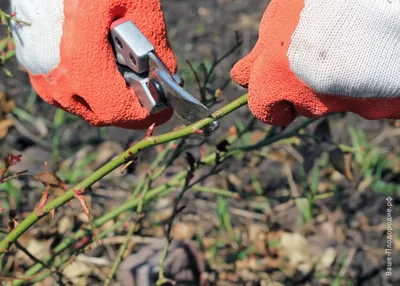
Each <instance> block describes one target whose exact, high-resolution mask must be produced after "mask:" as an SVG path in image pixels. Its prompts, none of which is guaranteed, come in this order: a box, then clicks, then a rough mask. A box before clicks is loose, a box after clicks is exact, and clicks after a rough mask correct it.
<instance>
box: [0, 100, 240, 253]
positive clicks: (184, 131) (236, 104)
mask: <svg viewBox="0 0 400 286" xmlns="http://www.w3.org/2000/svg"><path fill="white" fill-rule="evenodd" d="M246 104H247V95H243V96H241V97H240V98H238V99H236V100H235V101H233V102H231V103H229V104H228V105H226V106H224V107H223V108H221V109H220V110H218V111H216V112H215V113H214V114H213V115H212V117H209V118H205V119H202V120H200V121H198V122H196V123H194V124H192V125H190V126H187V127H183V128H181V129H179V130H176V131H173V132H169V133H166V134H163V135H159V136H150V137H146V138H144V139H143V140H141V141H140V142H138V143H137V144H136V145H135V146H133V147H131V148H129V149H128V150H126V151H125V152H124V153H122V154H121V155H119V156H118V157H116V158H115V159H114V160H112V161H110V162H109V163H107V164H106V165H104V166H103V167H101V168H100V169H98V170H97V171H96V172H94V173H93V174H92V175H91V176H89V177H88V178H86V179H85V180H83V181H82V182H80V183H79V184H77V185H76V186H74V187H73V188H72V189H70V190H68V191H67V192H66V193H64V194H63V195H62V196H59V197H57V198H56V199H54V200H52V201H51V202H49V203H48V204H47V205H46V206H44V207H43V209H42V211H43V214H42V215H41V216H39V215H38V214H37V213H36V211H34V212H32V213H31V214H30V215H29V216H28V217H26V218H25V219H24V220H23V221H22V222H21V223H20V224H19V225H18V226H17V227H16V228H15V229H13V230H12V231H11V232H10V233H9V234H8V235H7V236H6V238H5V239H4V240H3V241H1V243H0V254H2V253H5V252H7V250H8V249H9V247H10V246H11V245H12V244H13V243H14V242H15V241H16V240H17V239H18V238H19V237H20V236H21V235H22V234H24V233H25V232H26V231H27V230H28V229H29V228H30V227H31V226H33V225H34V224H35V223H36V222H37V221H39V220H40V219H41V218H43V217H44V216H46V215H48V214H49V213H50V212H51V211H52V210H54V209H57V208H59V207H61V206H63V205H64V204H66V203H67V202H69V201H70V200H72V199H73V198H74V192H75V191H76V190H83V189H84V190H86V189H88V188H90V187H91V186H92V185H93V184H94V183H96V182H97V181H99V180H100V179H102V178H103V177H104V176H106V175H108V174H109V173H110V172H112V171H113V170H115V169H117V168H118V167H119V166H121V165H122V164H124V163H126V162H127V161H129V160H130V158H132V157H133V156H135V155H136V154H138V153H139V152H141V151H143V150H145V149H148V148H150V147H153V146H156V145H159V144H163V143H166V142H170V141H173V140H176V139H179V138H183V137H187V136H189V135H192V134H196V133H198V131H199V130H201V129H203V128H204V127H205V126H207V125H209V124H212V123H213V122H214V121H215V120H218V119H220V118H223V117H224V116H226V115H227V114H229V113H231V112H233V111H235V110H236V109H238V108H240V107H241V106H243V105H246Z"/></svg>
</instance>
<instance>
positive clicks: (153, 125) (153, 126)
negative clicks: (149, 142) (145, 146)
mask: <svg viewBox="0 0 400 286" xmlns="http://www.w3.org/2000/svg"><path fill="white" fill-rule="evenodd" d="M155 127H156V124H155V123H153V124H152V125H151V126H150V127H149V128H148V129H147V131H146V138H149V137H151V136H153V132H154V128H155Z"/></svg>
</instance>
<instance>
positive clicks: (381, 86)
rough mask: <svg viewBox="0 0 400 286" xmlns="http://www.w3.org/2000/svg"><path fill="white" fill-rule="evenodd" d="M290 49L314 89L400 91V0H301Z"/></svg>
mask: <svg viewBox="0 0 400 286" xmlns="http://www.w3.org/2000/svg"><path fill="white" fill-rule="evenodd" d="M304 2H305V8H304V10H303V12H302V14H301V18H300V22H299V25H298V26H297V28H296V31H295V33H294V34H293V36H292V43H291V45H290V48H289V51H288V57H289V61H290V67H291V69H292V70H293V71H294V72H295V74H296V75H297V76H298V77H299V78H300V79H301V80H303V81H304V82H305V83H306V84H307V85H308V86H310V87H311V88H313V89H314V90H315V91H317V92H319V93H323V94H337V95H345V96H351V97H363V98H379V97H385V98H393V97H396V96H400V1H399V0H305V1H304Z"/></svg>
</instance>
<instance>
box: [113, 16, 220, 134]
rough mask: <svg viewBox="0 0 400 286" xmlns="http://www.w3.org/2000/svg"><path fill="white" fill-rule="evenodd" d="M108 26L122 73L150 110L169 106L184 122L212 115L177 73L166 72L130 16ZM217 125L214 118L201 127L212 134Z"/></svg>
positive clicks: (153, 112) (156, 111)
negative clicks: (208, 123) (189, 91)
mask: <svg viewBox="0 0 400 286" xmlns="http://www.w3.org/2000/svg"><path fill="white" fill-rule="evenodd" d="M110 30H111V37H112V44H113V46H114V51H115V57H116V61H117V62H118V63H119V64H120V65H121V66H122V69H121V71H122V73H123V76H124V78H125V80H126V82H127V84H128V85H129V86H130V87H131V88H133V89H134V91H135V93H136V95H137V96H138V98H139V101H140V103H141V105H142V106H143V107H144V108H145V109H146V110H147V111H148V112H149V113H151V114H155V113H158V112H160V111H162V110H163V109H165V108H166V107H167V106H170V107H172V108H173V109H174V111H175V113H176V114H177V115H178V117H179V118H180V119H181V120H182V121H183V123H184V124H185V125H190V124H192V123H195V122H197V121H199V120H201V119H203V118H206V117H210V116H211V113H210V111H209V109H208V108H207V107H205V106H204V105H203V104H202V103H201V102H200V101H198V100H197V99H196V98H194V97H193V96H192V95H191V94H190V93H188V92H187V91H186V90H185V89H183V88H182V85H183V81H182V79H181V78H180V76H179V75H178V74H174V75H173V74H171V73H170V72H169V70H168V69H167V67H166V66H165V65H164V64H163V62H162V61H161V60H160V58H159V57H158V56H157V55H156V53H155V50H154V47H153V45H152V44H151V43H150V41H149V40H148V39H147V38H146V37H145V36H144V35H143V34H142V32H141V31H140V30H139V29H138V28H137V27H136V25H135V24H134V23H133V22H132V21H131V20H128V19H119V20H117V21H115V22H114V23H112V24H111V27H110ZM218 127H219V123H218V121H214V122H213V123H212V124H210V125H208V126H206V127H205V128H204V134H205V135H211V134H213V133H214V132H215V131H216V130H217V129H218Z"/></svg>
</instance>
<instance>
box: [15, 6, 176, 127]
mask: <svg viewBox="0 0 400 286" xmlns="http://www.w3.org/2000/svg"><path fill="white" fill-rule="evenodd" d="M11 11H13V12H16V13H17V14H16V17H17V18H18V19H20V20H24V21H27V22H30V23H31V24H32V26H31V27H28V26H24V25H22V24H16V23H14V26H13V36H14V39H15V42H16V50H17V57H18V60H19V61H20V62H21V63H22V64H23V65H24V66H25V67H26V68H27V70H28V71H29V76H30V79H31V82H32V85H33V87H34V89H35V90H36V91H37V93H38V94H39V95H40V96H41V97H42V98H43V99H44V100H45V101H47V102H48V103H50V104H53V105H55V106H57V107H61V108H63V109H65V110H66V111H68V112H70V113H73V114H76V115H79V116H80V117H82V118H83V119H85V120H87V121H89V122H90V123H91V124H93V125H97V126H105V125H116V126H120V127H124V128H132V129H142V128H146V127H148V126H149V125H151V124H152V123H157V124H161V123H163V122H165V121H167V120H168V119H169V118H170V117H171V116H172V110H171V109H167V110H165V111H163V112H161V113H159V114H156V115H150V114H149V113H148V112H147V111H146V110H145V109H144V108H142V106H141V105H140V103H139V100H138V98H137V96H136V95H135V93H134V91H133V90H132V89H131V88H129V87H128V86H127V85H126V83H125V80H124V78H123V76H122V74H121V73H120V72H119V71H118V69H117V64H116V62H115V59H114V54H113V51H112V46H111V44H110V42H109V28H110V24H111V23H112V22H113V21H114V20H116V19H118V18H122V17H126V18H130V19H131V20H132V21H133V22H134V23H135V24H136V26H137V27H138V28H139V29H140V30H141V31H142V33H143V34H144V35H145V36H146V37H147V38H148V39H149V40H150V42H151V43H152V44H153V45H154V47H155V51H156V53H157V55H158V56H159V57H160V59H161V60H162V61H163V62H164V64H165V65H166V66H167V67H168V69H169V70H170V71H171V72H172V73H174V72H175V71H176V69H177V63H176V60H175V57H174V55H173V53H172V51H171V48H170V46H169V43H168V40H167V31H166V27H165V23H164V16H163V13H162V10H161V5H160V1H159V0H136V1H132V0H95V1H91V0H67V1H63V0H12V1H11Z"/></svg>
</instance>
